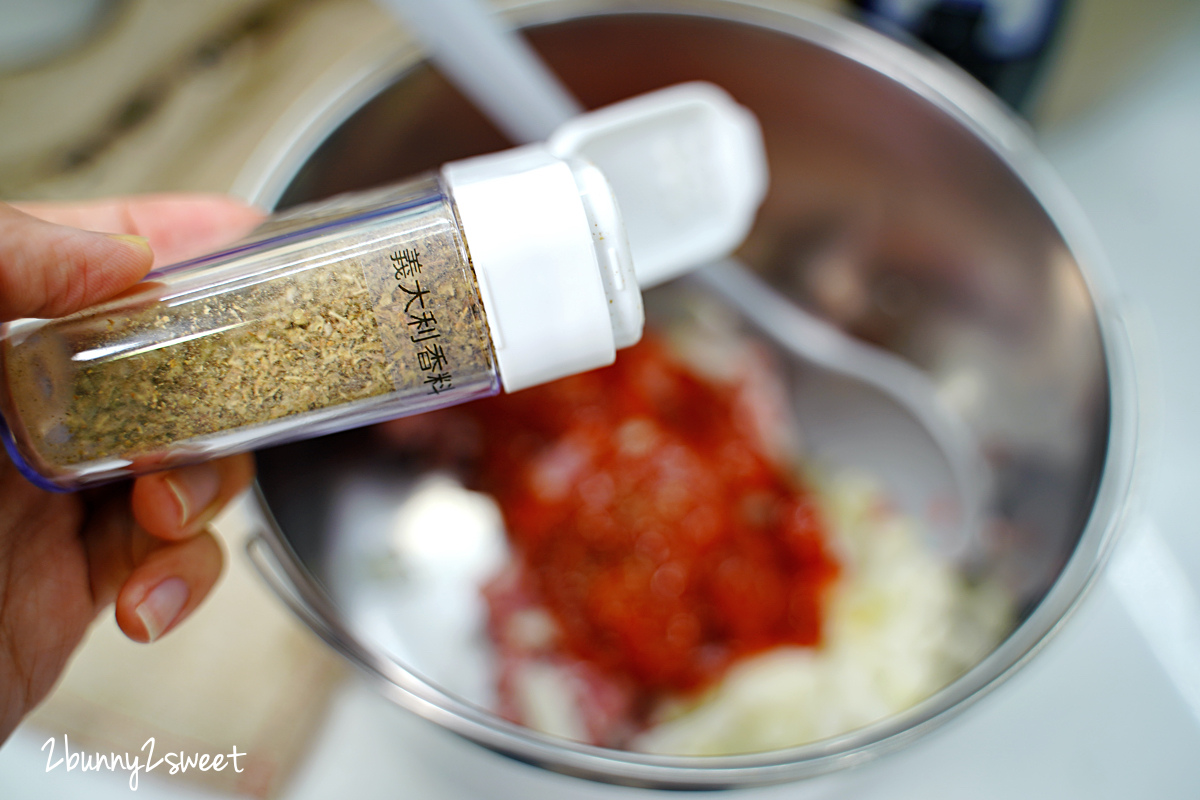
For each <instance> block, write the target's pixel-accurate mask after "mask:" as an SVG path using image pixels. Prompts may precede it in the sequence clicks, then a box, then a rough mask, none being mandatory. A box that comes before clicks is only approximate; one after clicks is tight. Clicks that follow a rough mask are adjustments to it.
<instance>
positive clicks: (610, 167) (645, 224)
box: [547, 82, 767, 288]
mask: <svg viewBox="0 0 1200 800" xmlns="http://www.w3.org/2000/svg"><path fill="white" fill-rule="evenodd" d="M547 144H548V145H549V147H550V150H551V151H552V152H553V153H554V154H555V155H558V156H560V157H563V158H569V157H580V158H584V159H587V160H588V161H591V162H592V163H594V164H595V165H596V166H598V167H599V168H600V171H601V172H602V173H604V177H605V178H607V179H608V182H609V184H610V185H611V186H612V189H613V193H614V194H615V195H616V198H617V204H618V205H619V206H620V208H621V214H622V216H623V217H624V220H625V229H626V232H627V233H628V236H629V246H630V249H631V251H632V254H633V264H634V269H635V271H636V272H637V278H638V283H639V284H640V285H641V286H642V288H648V287H650V286H655V285H657V284H659V283H662V282H663V281H665V280H668V279H670V278H673V277H675V276H676V275H679V274H680V273H683V272H685V271H687V270H689V269H692V268H693V267H697V266H700V265H701V264H706V263H708V262H711V261H715V260H717V259H720V258H724V257H725V256H727V255H729V254H730V253H732V252H733V251H734V250H735V249H736V248H737V247H738V246H739V245H740V244H741V243H742V241H743V240H744V239H745V238H746V234H748V233H749V232H750V228H751V226H753V224H754V217H755V214H757V212H758V207H759V205H760V204H761V203H762V200H763V197H764V196H765V194H766V190H767V161H766V155H765V148H764V147H763V141H762V132H761V130H760V129H759V126H758V121H757V120H756V119H755V118H754V115H753V114H751V113H750V112H749V111H748V110H746V109H745V108H743V107H742V106H740V105H738V104H737V103H736V102H735V101H734V100H733V98H731V97H730V96H729V95H728V94H727V93H726V92H725V91H724V90H722V89H719V88H718V87H716V86H714V85H712V84H710V83H699V82H697V83H684V84H679V85H677V86H671V87H668V88H666V89H660V90H658V91H656V92H650V93H648V94H644V95H640V96H638V97H634V98H631V99H629V100H624V101H622V102H619V103H614V104H613V105H610V106H605V107H604V108H601V109H597V110H596V111H590V112H588V113H586V114H581V115H580V116H578V117H575V118H574V119H571V120H569V121H568V122H566V123H564V124H563V125H561V126H560V127H559V128H558V129H557V130H556V131H555V132H554V134H553V135H552V136H551V137H550V139H549V140H548V141H547Z"/></svg>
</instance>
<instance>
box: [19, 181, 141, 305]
mask: <svg viewBox="0 0 1200 800" xmlns="http://www.w3.org/2000/svg"><path fill="white" fill-rule="evenodd" d="M152 260H153V254H152V253H151V252H150V246H149V245H148V244H147V243H146V241H145V240H144V239H138V238H136V237H125V238H121V237H114V236H108V235H105V234H102V233H94V232H91V231H86V230H80V229H78V228H70V227H67V226H64V225H58V224H55V223H52V222H47V221H45V220H42V219H38V218H37V217H32V216H30V215H28V214H25V213H23V212H21V211H18V210H17V209H15V208H13V207H11V206H7V205H5V204H3V203H0V321H6V320H13V319H17V318H19V317H60V316H63V315H65V314H70V313H71V312H73V311H78V310H79V309H81V308H84V307H86V306H89V305H91V304H93V303H98V302H100V301H101V300H104V299H106V298H108V297H111V296H113V295H114V294H117V293H118V292H120V291H121V290H123V289H125V288H126V287H128V286H130V285H131V284H133V283H135V282H136V281H137V280H138V279H140V278H141V277H142V276H143V275H145V274H146V272H147V271H148V270H149V269H150V263H151V261H152Z"/></svg>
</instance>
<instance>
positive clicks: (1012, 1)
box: [853, 0, 1067, 113]
mask: <svg viewBox="0 0 1200 800" xmlns="http://www.w3.org/2000/svg"><path fill="white" fill-rule="evenodd" d="M853 2H854V5H855V6H856V7H857V8H858V9H859V11H860V12H861V14H862V19H863V21H864V22H866V23H867V24H868V25H871V26H872V27H874V28H877V29H879V30H881V31H883V32H885V33H888V34H891V35H894V36H897V37H899V38H906V39H909V40H911V39H916V40H918V41H920V42H922V43H924V44H925V45H927V46H928V47H931V48H933V49H934V50H936V51H937V52H939V53H941V54H942V55H944V56H946V57H947V58H949V59H950V60H952V61H954V62H955V63H956V64H958V65H959V66H960V67H962V68H963V69H965V70H966V71H967V72H969V73H971V75H973V76H974V77H975V78H976V79H977V80H978V81H979V82H980V83H982V84H983V85H984V86H986V87H988V88H989V89H991V90H992V91H993V92H994V93H995V94H996V95H997V96H999V97H1000V99H1002V100H1004V101H1005V102H1006V103H1008V104H1009V105H1010V106H1012V108H1014V109H1015V110H1017V111H1018V112H1021V113H1026V112H1027V111H1028V108H1029V105H1030V103H1031V101H1032V99H1033V94H1034V89H1035V88H1036V84H1037V80H1038V78H1039V77H1040V75H1041V73H1042V70H1043V69H1044V67H1045V65H1046V63H1047V61H1048V59H1049V56H1050V55H1051V52H1052V50H1053V45H1054V42H1055V40H1056V34H1057V33H1058V31H1059V30H1060V29H1061V27H1062V21H1063V18H1064V16H1065V13H1066V5H1067V3H1066V0H853Z"/></svg>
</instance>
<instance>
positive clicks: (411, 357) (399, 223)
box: [0, 145, 642, 490]
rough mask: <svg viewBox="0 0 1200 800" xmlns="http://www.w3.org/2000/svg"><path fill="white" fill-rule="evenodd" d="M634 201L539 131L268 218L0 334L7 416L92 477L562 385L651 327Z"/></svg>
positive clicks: (38, 467) (47, 482) (46, 461)
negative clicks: (115, 290)
mask: <svg viewBox="0 0 1200 800" xmlns="http://www.w3.org/2000/svg"><path fill="white" fill-rule="evenodd" d="M641 329H642V306H641V295H640V292H639V289H638V286H637V282H636V279H635V277H634V273H633V271H632V265H631V263H630V256H629V250H628V245H627V244H626V241H625V233H624V228H623V225H622V223H621V219H620V216H619V213H618V211H617V207H616V203H615V201H614V199H613V196H612V194H611V191H610V189H609V187H608V184H607V183H606V181H605V179H604V177H603V175H602V174H601V173H600V172H599V171H598V170H597V169H596V168H595V167H593V166H591V165H589V164H587V163H585V162H581V161H574V160H564V159H562V158H559V157H557V156H555V155H553V154H552V153H551V152H550V150H548V149H547V148H545V147H543V146H540V145H531V146H527V147H522V148H516V149H514V150H509V151H505V152H503V153H496V154H491V155H488V156H481V157H479V158H475V159H468V160H465V161H460V162H454V163H451V164H447V165H445V166H444V167H443V169H442V170H441V171H440V172H438V173H436V174H429V175H426V176H422V177H419V178H416V179H413V180H411V181H408V182H405V183H403V184H400V185H396V186H392V187H388V188H385V189H381V190H377V191H373V192H367V193H360V194H354V195H345V196H341V197H338V198H334V199H333V200H330V201H326V202H323V203H319V204H314V205H310V206H305V207H301V208H297V209H294V210H291V211H289V212H286V213H283V214H279V215H276V216H274V217H272V218H270V219H269V220H268V221H267V222H266V223H265V224H264V225H263V226H262V227H261V228H259V229H258V230H257V231H256V232H255V233H254V234H253V235H252V237H251V238H250V239H248V240H246V241H243V242H241V243H239V244H237V245H236V246H234V247H232V248H230V249H228V250H226V251H223V252H220V253H216V254H213V255H210V256H206V257H204V258H200V259H197V260H194V261H190V262H186V263H182V264H177V265H173V266H170V267H167V268H164V269H162V270H158V271H156V272H154V273H152V274H151V275H149V276H148V277H147V278H146V280H145V281H143V282H142V283H140V284H138V285H137V286H136V287H134V289H133V290H132V291H130V292H128V293H126V294H124V295H122V296H120V297H118V298H115V299H112V300H110V301H108V302H105V303H103V304H100V305H98V306H95V307H93V308H90V309H88V310H86V311H83V312H80V313H77V314H73V315H71V316H69V317H65V318H62V319H56V320H21V321H18V322H15V323H12V324H11V325H9V326H7V328H6V329H5V330H4V331H3V335H2V338H0V418H2V419H0V436H2V438H3V440H4V443H5V445H6V446H7V448H8V450H9V453H10V455H11V456H12V457H13V458H14V460H15V461H16V463H17V464H18V466H19V467H20V468H21V469H22V471H23V472H24V473H25V474H26V475H27V476H28V477H29V478H30V479H31V480H33V481H34V482H35V483H37V484H39V485H41V486H43V487H46V488H51V489H59V490H73V489H79V488H83V487H86V486H90V485H94V484H98V483H103V482H107V481H111V480H115V479H118V478H123V477H128V476H131V475H137V474H141V473H145V472H149V471H153V470H157V469H164V468H168V467H172V466H177V465H181V464H186V463H192V462H196V461H201V460H205V459H209V458H214V457H217V456H221V455H225V454H229V453H233V452H241V451H247V450H252V449H255V448H259V447H264V446H267V445H273V444H279V443H282V442H286V441H291V440H294V439H299V438H307V437H311V436H317V435H321V434H325V433H331V432H334V431H338V430H344V429H346V428H350V427H355V426H359V425H366V424H370V423H373V422H378V421H381V420H385V419H391V418H395V417H399V416H404V415H408V414H415V413H420V412H424V411H429V410H432V409H435V408H440V407H444V406H447V405H452V404H455V403H460V402H464V401H467V400H471V399H475V398H479V397H484V396H487V395H491V394H496V393H497V392H499V391H500V390H501V389H502V388H503V389H505V390H507V391H514V390H516V389H520V388H524V387H526V386H530V385H534V384H537V383H543V382H546V381H550V380H553V379H555V378H558V377H562V376H565V375H568V374H572V373H575V372H581V371H584V370H587V369H591V368H594V367H598V366H602V365H604V364H607V363H610V362H611V361H612V360H613V358H614V357H615V350H616V349H617V348H620V347H624V346H627V345H630V344H633V343H634V342H636V341H637V340H638V339H639V338H640V336H641Z"/></svg>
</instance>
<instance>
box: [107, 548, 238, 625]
mask: <svg viewBox="0 0 1200 800" xmlns="http://www.w3.org/2000/svg"><path fill="white" fill-rule="evenodd" d="M222 561H223V558H222V555H221V546H220V545H219V544H217V540H216V539H215V538H214V537H213V535H212V534H211V533H208V532H205V533H202V534H200V535H199V536H194V537H192V538H191V539H188V540H187V541H183V542H175V543H173V544H169V545H166V546H163V547H159V548H158V549H156V550H154V551H152V552H151V553H150V555H149V556H147V558H146V559H145V560H144V561H143V562H142V563H140V564H139V565H138V566H137V567H136V568H135V569H134V570H133V572H132V573H131V574H130V575H129V578H128V579H126V581H125V584H124V585H123V586H122V587H121V591H120V592H119V593H118V595H117V605H116V616H117V625H119V626H120V627H121V630H123V631H124V632H125V635H126V636H128V637H129V638H130V639H133V640H134V641H136V642H153V641H154V640H155V639H158V638H159V637H160V636H162V635H163V634H164V633H166V632H168V631H170V630H171V629H172V628H174V627H175V626H176V625H178V624H179V623H180V622H182V621H183V620H185V619H187V617H188V615H189V614H191V613H192V611H194V610H195V608H196V606H198V605H200V603H201V602H202V601H203V600H204V598H205V597H206V596H208V592H209V590H210V589H212V587H213V585H214V584H215V583H216V582H217V578H219V577H220V576H221V564H222Z"/></svg>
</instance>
